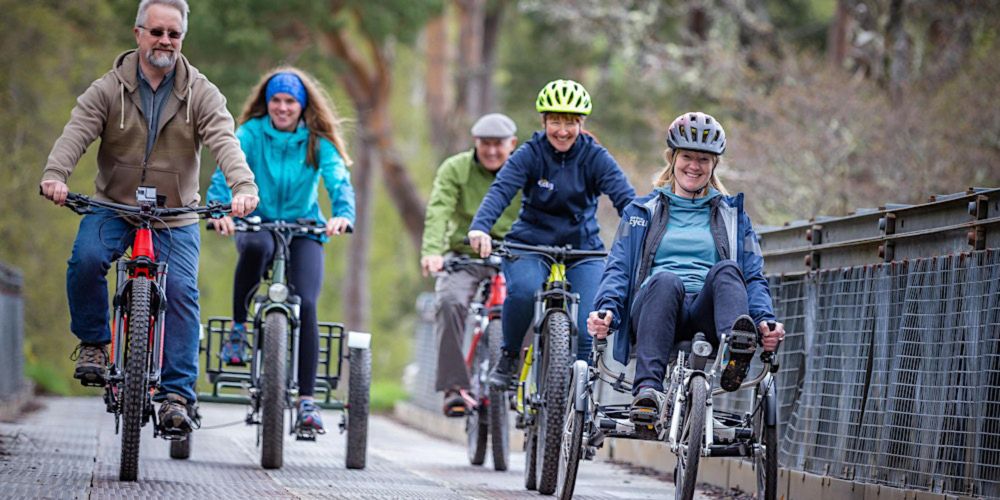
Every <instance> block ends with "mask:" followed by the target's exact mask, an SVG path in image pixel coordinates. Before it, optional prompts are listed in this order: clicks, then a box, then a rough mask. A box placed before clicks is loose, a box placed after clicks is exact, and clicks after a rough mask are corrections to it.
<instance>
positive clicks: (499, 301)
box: [465, 272, 507, 370]
mask: <svg viewBox="0 0 1000 500" xmlns="http://www.w3.org/2000/svg"><path fill="white" fill-rule="evenodd" d="M486 287H487V290H488V292H487V293H486V300H485V301H484V302H483V305H482V309H483V311H482V312H483V313H485V314H480V315H479V318H478V319H479V321H478V322H477V323H476V327H475V329H474V330H473V331H472V342H470V343H469V352H467V353H466V354H465V366H466V367H467V368H469V369H470V370H471V369H472V361H473V358H474V357H475V355H476V347H477V346H479V340H480V339H482V337H483V334H484V332H485V329H486V325H488V324H489V322H490V321H492V320H495V319H499V318H500V312H501V310H502V309H503V301H504V300H506V299H507V281H506V280H505V279H504V277H503V273H499V272H498V273H496V274H494V275H493V277H492V278H490V281H489V284H487V285H486Z"/></svg>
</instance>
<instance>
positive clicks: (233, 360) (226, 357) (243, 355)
mask: <svg viewBox="0 0 1000 500" xmlns="http://www.w3.org/2000/svg"><path fill="white" fill-rule="evenodd" d="M249 345H250V343H249V342H247V328H246V327H245V326H243V324H242V323H237V324H235V325H233V329H232V330H230V332H229V340H227V341H226V342H224V343H223V344H222V351H221V352H220V353H219V357H220V358H222V362H223V363H225V364H227V365H229V366H246V364H247V361H248V360H249V359H250V354H249V353H248V352H247V347H248V346H249Z"/></svg>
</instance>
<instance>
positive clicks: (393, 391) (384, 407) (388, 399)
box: [370, 377, 409, 413]
mask: <svg viewBox="0 0 1000 500" xmlns="http://www.w3.org/2000/svg"><path fill="white" fill-rule="evenodd" d="M407 397H409V395H408V394H407V393H406V389H404V388H403V385H402V384H401V383H400V382H399V379H398V377H397V378H395V379H386V380H380V381H375V382H373V383H372V386H371V400H370V405H371V409H372V411H373V412H376V413H385V412H389V411H392V408H393V406H395V405H396V403H398V402H400V401H405V400H406V399H407Z"/></svg>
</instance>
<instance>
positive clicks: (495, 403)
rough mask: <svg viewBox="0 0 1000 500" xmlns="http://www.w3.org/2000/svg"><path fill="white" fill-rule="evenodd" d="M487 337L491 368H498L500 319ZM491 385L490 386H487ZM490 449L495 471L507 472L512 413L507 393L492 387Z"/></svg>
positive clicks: (494, 322)
mask: <svg viewBox="0 0 1000 500" xmlns="http://www.w3.org/2000/svg"><path fill="white" fill-rule="evenodd" d="M486 337H487V338H488V339H489V342H488V345H489V346H490V366H496V365H497V363H499V362H500V356H502V355H503V353H502V352H501V350H500V347H501V345H503V328H502V327H501V325H500V320H499V319H494V320H492V321H490V323H489V325H488V326H487V327H486ZM487 385H489V384H487ZM489 395H490V404H489V410H487V413H488V414H489V420H490V426H489V427H490V447H491V450H492V452H493V469H494V470H499V471H504V470H507V464H508V462H509V461H510V427H509V426H508V424H507V418H508V415H509V413H510V405H509V404H508V402H507V391H505V390H502V389H494V388H492V387H490V392H489Z"/></svg>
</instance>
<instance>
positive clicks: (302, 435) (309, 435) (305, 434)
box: [295, 430, 316, 441]
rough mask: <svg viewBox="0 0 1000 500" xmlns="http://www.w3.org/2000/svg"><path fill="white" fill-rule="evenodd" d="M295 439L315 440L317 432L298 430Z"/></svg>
mask: <svg viewBox="0 0 1000 500" xmlns="http://www.w3.org/2000/svg"><path fill="white" fill-rule="evenodd" d="M295 440H296V441H315V440H316V433H315V432H313V431H303V430H300V431H297V432H296V433H295Z"/></svg>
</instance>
